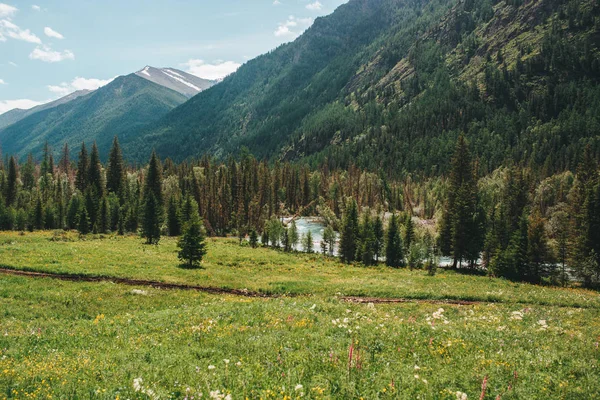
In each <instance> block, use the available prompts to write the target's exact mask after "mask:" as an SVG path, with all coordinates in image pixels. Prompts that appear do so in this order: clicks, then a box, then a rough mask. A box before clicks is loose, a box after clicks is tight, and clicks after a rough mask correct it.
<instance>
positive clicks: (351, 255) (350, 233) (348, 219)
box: [340, 199, 359, 263]
mask: <svg viewBox="0 0 600 400" xmlns="http://www.w3.org/2000/svg"><path fill="white" fill-rule="evenodd" d="M358 235H359V226H358V205H357V204H356V200H354V199H352V200H350V201H349V202H348V204H347V207H346V212H345V213H344V218H343V222H342V236H341V238H340V256H341V258H342V261H343V262H346V263H351V262H353V261H354V260H355V259H356V250H357V247H358V239H359V236H358Z"/></svg>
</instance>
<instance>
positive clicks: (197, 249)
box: [151, 195, 206, 268]
mask: <svg viewBox="0 0 600 400" xmlns="http://www.w3.org/2000/svg"><path fill="white" fill-rule="evenodd" d="M151 197H154V196H153V195H151ZM205 239H206V233H205V231H204V226H203V224H202V221H201V220H200V217H199V216H198V213H194V214H193V215H192V218H191V219H190V220H189V221H187V222H186V223H185V224H184V227H183V235H182V236H181V238H180V239H179V241H178V242H177V246H178V247H179V249H180V251H179V259H180V260H181V261H182V262H184V263H185V266H186V267H187V268H195V267H198V266H200V263H201V261H202V258H203V257H204V255H205V254H206V243H205Z"/></svg>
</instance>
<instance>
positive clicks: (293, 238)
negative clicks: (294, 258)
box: [288, 220, 300, 250]
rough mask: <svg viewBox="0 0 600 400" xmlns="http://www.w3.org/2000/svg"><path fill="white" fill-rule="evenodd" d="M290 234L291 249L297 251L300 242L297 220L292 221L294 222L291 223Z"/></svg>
mask: <svg viewBox="0 0 600 400" xmlns="http://www.w3.org/2000/svg"><path fill="white" fill-rule="evenodd" d="M288 234H289V239H290V246H291V249H292V250H296V247H297V246H298V241H299V240H300V237H299V236H298V227H297V226H296V220H292V222H291V223H290V228H289V232H288Z"/></svg>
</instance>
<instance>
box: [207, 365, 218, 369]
mask: <svg viewBox="0 0 600 400" xmlns="http://www.w3.org/2000/svg"><path fill="white" fill-rule="evenodd" d="M215 368H217V367H215V366H214V365H209V366H208V369H210V370H213V369H215Z"/></svg>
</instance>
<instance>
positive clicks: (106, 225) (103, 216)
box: [98, 196, 110, 233]
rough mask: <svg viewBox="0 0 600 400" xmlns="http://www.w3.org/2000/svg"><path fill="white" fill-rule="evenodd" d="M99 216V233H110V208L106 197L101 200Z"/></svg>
mask: <svg viewBox="0 0 600 400" xmlns="http://www.w3.org/2000/svg"><path fill="white" fill-rule="evenodd" d="M98 214H99V215H98V231H99V233H108V231H109V230H110V207H109V205H108V199H107V198H106V196H104V197H103V198H102V199H101V200H100V210H99V213H98Z"/></svg>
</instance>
